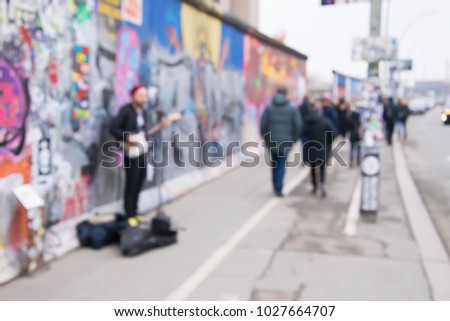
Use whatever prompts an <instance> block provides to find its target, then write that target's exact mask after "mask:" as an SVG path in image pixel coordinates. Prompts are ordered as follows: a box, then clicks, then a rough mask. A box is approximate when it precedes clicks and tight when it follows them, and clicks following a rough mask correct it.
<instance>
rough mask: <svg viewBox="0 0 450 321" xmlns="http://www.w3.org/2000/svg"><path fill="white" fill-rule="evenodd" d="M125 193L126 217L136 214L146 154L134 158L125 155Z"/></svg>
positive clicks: (144, 173)
mask: <svg viewBox="0 0 450 321" xmlns="http://www.w3.org/2000/svg"><path fill="white" fill-rule="evenodd" d="M124 161H125V164H124V165H125V176H126V182H125V195H124V209H125V214H126V216H127V217H133V216H136V215H137V214H138V212H137V210H138V202H139V193H140V192H141V189H142V185H143V184H144V181H145V178H146V176H147V155H145V154H144V155H141V156H139V157H136V158H129V157H127V156H125V159H124Z"/></svg>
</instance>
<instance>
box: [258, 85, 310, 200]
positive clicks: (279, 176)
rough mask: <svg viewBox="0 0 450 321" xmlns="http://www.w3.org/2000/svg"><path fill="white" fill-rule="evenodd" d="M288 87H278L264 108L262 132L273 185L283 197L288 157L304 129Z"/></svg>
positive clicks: (279, 195)
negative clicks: (288, 95) (269, 102)
mask: <svg viewBox="0 0 450 321" xmlns="http://www.w3.org/2000/svg"><path fill="white" fill-rule="evenodd" d="M287 94H288V91H287V88H286V87H280V88H278V90H277V92H276V94H275V95H274V97H273V99H272V103H271V104H270V105H269V106H267V108H266V109H265V110H264V113H263V116H262V119H261V128H260V134H261V136H262V137H263V139H264V142H265V145H266V148H267V149H268V150H269V154H270V160H271V166H272V185H273V190H274V193H275V195H276V196H278V197H283V181H284V175H285V171H286V162H287V157H288V154H289V152H290V150H291V149H292V147H293V145H294V143H295V142H296V141H297V140H298V139H299V137H300V133H301V130H302V118H301V116H300V112H299V110H298V108H295V107H293V106H292V105H291V104H290V103H289V100H288V98H287Z"/></svg>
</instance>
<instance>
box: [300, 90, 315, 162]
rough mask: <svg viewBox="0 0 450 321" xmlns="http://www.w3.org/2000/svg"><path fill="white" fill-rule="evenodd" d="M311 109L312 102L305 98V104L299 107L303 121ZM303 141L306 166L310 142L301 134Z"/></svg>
mask: <svg viewBox="0 0 450 321" xmlns="http://www.w3.org/2000/svg"><path fill="white" fill-rule="evenodd" d="M311 108H312V102H311V100H310V99H309V97H308V96H305V98H303V102H302V103H301V105H300V106H299V110H300V115H301V116H302V119H306V117H307V116H308V115H309V113H310V112H311ZM301 140H302V157H303V164H304V163H306V161H305V155H306V142H307V140H308V137H306V135H304V134H301Z"/></svg>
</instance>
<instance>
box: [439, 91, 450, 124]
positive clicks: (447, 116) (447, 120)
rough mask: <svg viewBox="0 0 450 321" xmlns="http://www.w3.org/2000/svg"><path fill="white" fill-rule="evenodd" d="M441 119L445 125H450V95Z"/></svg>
mask: <svg viewBox="0 0 450 321" xmlns="http://www.w3.org/2000/svg"><path fill="white" fill-rule="evenodd" d="M441 120H442V123H443V124H444V125H450V97H448V98H447V99H446V101H445V103H444V109H443V110H442V114H441Z"/></svg>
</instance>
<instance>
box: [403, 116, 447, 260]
mask: <svg viewBox="0 0 450 321" xmlns="http://www.w3.org/2000/svg"><path fill="white" fill-rule="evenodd" d="M440 115H441V109H440V108H435V109H433V110H431V111H429V112H428V113H426V114H425V115H421V116H412V117H411V118H410V120H409V123H408V129H409V141H408V143H407V144H406V145H405V146H404V150H405V154H406V158H407V162H408V166H409V169H410V171H411V174H412V176H413V179H414V181H415V183H416V185H417V187H418V189H419V192H420V194H421V196H422V198H423V200H424V202H425V205H426V207H427V209H428V211H429V213H430V215H431V217H432V219H433V221H434V224H435V226H436V228H437V230H438V232H439V234H440V236H441V238H442V240H443V242H444V244H445V247H446V249H447V252H448V253H449V254H450V193H449V191H450V144H449V138H450V126H449V125H447V126H444V125H443V124H442V123H441V120H440Z"/></svg>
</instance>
